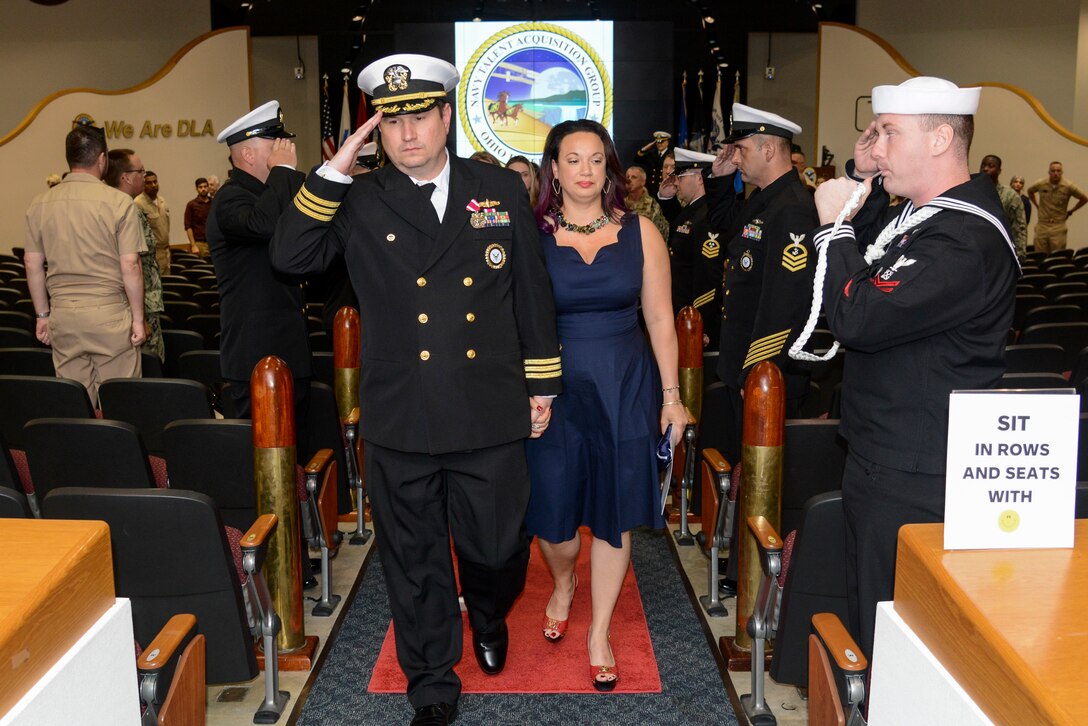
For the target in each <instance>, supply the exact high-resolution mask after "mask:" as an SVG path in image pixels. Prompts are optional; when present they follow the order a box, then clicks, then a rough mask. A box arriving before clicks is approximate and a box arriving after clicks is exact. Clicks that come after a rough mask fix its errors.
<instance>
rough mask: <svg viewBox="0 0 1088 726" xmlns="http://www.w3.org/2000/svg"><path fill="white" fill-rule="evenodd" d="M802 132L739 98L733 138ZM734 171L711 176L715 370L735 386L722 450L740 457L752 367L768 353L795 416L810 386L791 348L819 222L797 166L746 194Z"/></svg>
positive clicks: (804, 305) (805, 306) (802, 314)
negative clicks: (718, 290)
mask: <svg viewBox="0 0 1088 726" xmlns="http://www.w3.org/2000/svg"><path fill="white" fill-rule="evenodd" d="M800 131H801V128H800V127H799V126H797V125H796V124H794V123H792V122H790V121H788V120H786V119H784V118H782V117H781V116H777V115H776V114H772V113H767V112H765V111H760V110H758V109H752V108H750V107H748V106H742V105H741V104H734V106H733V130H732V133H731V135H730V137H729V139H728V140H729V141H730V142H732V141H736V140H739V139H742V138H746V137H748V136H751V135H753V134H768V135H774V136H782V137H785V138H787V139H792V138H793V134H795V133H800ZM737 173H739V172H735V173H734V174H728V175H726V176H721V177H712V178H710V179H708V180H707V182H706V190H707V198H708V200H709V209H710V223H711V226H713V227H714V228H715V229H721V230H723V232H724V234H723V235H722V237H723V238H724V239H727V240H728V242H727V243H726V253H725V254H726V263H725V296H724V299H723V301H722V319H721V339H720V344H719V351H720V352H719V353H718V377H719V378H720V379H721V380H722V381H723V382H724V383H725V384H726V386H728V387H729V389H730V400H731V402H732V406H733V411H732V413H731V415H732V417H733V418H732V421H734V422H735V424H736V429H735V430H736V435H735V437H734V438H733V440H732V441H731V442H730V443H729V444H728V445H727V447H726V448H727V449H728V451H726V452H723V453H724V454H725V457H726V458H727V459H728V460H730V461H738V460H739V456H740V421H741V416H742V415H743V402H742V400H741V397H740V392H741V391H742V390H743V389H744V383H745V380H746V379H747V378H748V373H749V372H750V371H751V370H752V367H753V366H755V365H756V364H757V363H759V362H760V361H764V360H769V361H772V362H773V363H774V364H775V365H777V366H778V368H779V369H780V370H781V371H782V376H783V378H784V379H785V382H786V415H787V417H796V416H797V415H798V413H799V409H800V405H801V402H802V400H803V398H804V396H805V394H807V393H808V383H809V376H810V374H809V369H808V366H807V365H806V364H804V363H801V362H800V361H796V360H793V359H792V358H790V357H789V356H788V355H787V352H788V351H789V346H790V344H792V343H793V341H794V340H795V339H796V338H797V336H798V335H799V334H800V333H801V329H802V327H803V325H804V322H805V320H806V319H807V317H808V311H809V308H810V306H811V303H812V280H813V275H814V272H815V269H816V256H815V252H814V250H815V248H814V247H813V246H812V230H813V229H814V228H815V227H816V226H817V225H818V223H819V218H818V217H817V215H816V203H815V202H814V201H813V198H812V193H811V192H809V191H808V190H807V189H805V187H804V185H803V184H802V183H801V180H800V179H799V178H798V176H797V172H796V171H794V170H793V169H792V168H791V169H790V170H789V172H787V173H784V174H782V175H781V176H780V177H778V178H777V179H775V180H774V181H773V182H771V183H770V184H769V185H768V186H767V187H765V188H763V189H759V190H757V191H756V192H754V193H753V194H752V195H750V196H749V197H748V199H747V200H744V201H741V200H738V199H737V196H736V194H735V192H734V187H733V184H734V177H735V176H736V174H737Z"/></svg>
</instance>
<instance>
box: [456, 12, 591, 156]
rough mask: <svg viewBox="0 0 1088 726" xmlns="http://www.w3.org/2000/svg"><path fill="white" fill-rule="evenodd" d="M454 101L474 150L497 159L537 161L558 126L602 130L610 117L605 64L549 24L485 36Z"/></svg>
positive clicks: (527, 25) (586, 45) (526, 25)
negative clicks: (593, 124) (589, 125)
mask: <svg viewBox="0 0 1088 726" xmlns="http://www.w3.org/2000/svg"><path fill="white" fill-rule="evenodd" d="M457 99H458V101H457V103H458V115H459V116H460V119H461V127H462V129H463V131H464V133H465V134H466V135H467V137H468V139H469V141H470V142H471V144H472V146H473V147H475V148H476V149H477V150H479V151H489V152H491V153H492V154H494V155H495V156H497V157H498V158H499V159H500V160H501V161H505V160H506V159H508V158H509V157H511V156H514V155H517V154H523V155H526V156H530V157H533V156H536V157H539V155H540V153H541V152H542V151H543V150H544V140H545V138H546V137H547V136H548V132H549V131H550V130H551V128H552V127H553V126H555V125H556V124H557V123H559V122H561V121H569V120H574V119H582V118H589V119H593V120H595V121H600V122H601V123H602V124H605V125H606V126H607V125H608V122H609V120H610V119H611V116H612V85H611V82H610V81H609V78H608V74H607V72H606V70H605V65H604V63H603V62H602V61H601V59H600V58H599V57H598V55H597V53H596V51H594V50H593V47H592V46H591V45H590V44H589V43H587V42H586V41H585V40H584V39H583V38H580V37H579V36H578V35H577V34H575V33H572V32H571V31H570V30H567V29H566V28H562V27H559V26H557V25H552V24H550V23H522V24H520V25H515V26H511V27H509V28H505V29H503V30H502V31H500V32H498V33H496V34H495V35H493V36H491V37H490V38H488V39H487V41H485V42H484V43H483V44H482V45H481V46H480V47H479V48H478V49H477V50H476V52H475V53H474V54H473V55H472V58H471V59H470V60H469V62H468V64H467V65H466V67H465V72H464V74H463V75H462V77H461V83H460V87H459V88H458V92H457Z"/></svg>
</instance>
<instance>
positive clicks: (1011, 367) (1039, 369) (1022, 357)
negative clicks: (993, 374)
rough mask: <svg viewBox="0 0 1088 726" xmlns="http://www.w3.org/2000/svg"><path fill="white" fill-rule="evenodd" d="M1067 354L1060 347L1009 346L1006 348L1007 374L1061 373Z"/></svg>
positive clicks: (1037, 345) (1051, 345)
mask: <svg viewBox="0 0 1088 726" xmlns="http://www.w3.org/2000/svg"><path fill="white" fill-rule="evenodd" d="M1064 363H1065V353H1064V351H1063V350H1062V347H1061V346H1060V345H1053V344H1036V345H1008V346H1005V369H1006V372H1007V373H1061V372H1062V371H1063V370H1064V369H1063V368H1062V366H1063V365H1064Z"/></svg>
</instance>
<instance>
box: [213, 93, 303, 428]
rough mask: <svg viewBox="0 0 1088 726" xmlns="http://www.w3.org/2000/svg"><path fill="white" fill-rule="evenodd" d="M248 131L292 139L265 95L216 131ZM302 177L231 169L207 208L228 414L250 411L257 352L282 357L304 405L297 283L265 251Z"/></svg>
mask: <svg viewBox="0 0 1088 726" xmlns="http://www.w3.org/2000/svg"><path fill="white" fill-rule="evenodd" d="M254 137H262V138H292V137H294V134H292V133H288V132H287V131H285V130H284V127H283V113H282V112H281V111H280V106H279V103H277V102H276V101H269V102H268V103H266V104H264V105H262V106H260V107H259V108H257V109H254V110H253V111H251V112H250V113H248V114H246V115H245V116H243V117H242V118H240V119H238V120H237V121H235V122H234V123H233V124H231V125H230V126H228V127H227V128H226V129H224V130H223V132H222V133H221V134H219V142H220V143H225V144H227V145H228V146H232V145H234V144H237V143H239V142H241V141H245V140H246V139H249V138H254ZM303 179H304V176H303V174H302V173H301V172H298V171H295V170H294V169H291V168H288V167H286V166H277V167H275V168H273V169H272V170H270V171H269V173H268V180H267V182H261V181H260V180H259V179H257V178H256V177H254V176H253V175H252V174H249V173H247V172H245V171H243V170H241V169H237V168H236V169H234V170H233V171H232V172H231V177H230V181H229V182H227V183H226V184H224V185H223V187H222V188H221V189H220V190H219V192H218V193H216V195H215V199H213V200H212V206H211V210H210V211H209V214H208V228H207V239H208V248H209V250H210V251H211V256H212V263H213V264H214V265H215V277H216V281H217V283H218V288H219V308H220V309H219V319H220V324H221V326H222V337H221V342H220V346H219V350H220V368H221V370H222V374H223V378H224V379H225V380H226V381H227V382H228V386H229V390H230V395H231V398H232V399H233V402H234V406H235V412H234V415H235V416H238V417H240V418H248V417H249V415H250V400H249V378H250V375H251V374H252V373H253V367H254V366H256V365H257V363H258V362H260V360H261V359H262V358H264V357H265V356H269V355H275V356H279V357H280V358H282V359H283V361H284V362H285V363H287V365H288V367H289V368H290V369H291V375H292V376H293V377H294V378H295V396H296V400H297V402H298V403H300V404H304V403H305V401H306V396H307V392H308V390H309V379H310V342H309V334H308V330H307V326H306V317H305V314H304V312H303V309H304V308H305V299H304V296H303V292H302V288H301V286H300V285H299V280H297V279H294V278H291V277H289V276H287V275H284V274H282V273H279V272H276V271H275V270H273V269H272V262H271V260H270V259H269V256H268V243H269V240H270V239H271V238H272V232H273V230H274V229H275V227H276V220H277V219H278V218H279V216H280V213H281V212H282V211H283V209H284V208H285V207H287V206H288V205H290V203H291V199H292V197H294V195H295V193H296V192H298V190H299V188H300V187H301V186H302V181H303Z"/></svg>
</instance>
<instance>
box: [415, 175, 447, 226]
mask: <svg viewBox="0 0 1088 726" xmlns="http://www.w3.org/2000/svg"><path fill="white" fill-rule="evenodd" d="M417 187H418V189H419V193H420V194H421V195H422V196H423V200H424V202H425V203H426V204H427V208H428V209H430V210H431V213H432V214H433V215H434V218H435V219H436V220H438V221H439V222H440V223H441V220H439V219H438V211H437V210H436V209H435V208H434V204H432V203H431V195H432V194H434V190H435V189H436V187H435V185H434V182H427V183H426V184H418V185H417ZM424 214H426V212H424Z"/></svg>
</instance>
